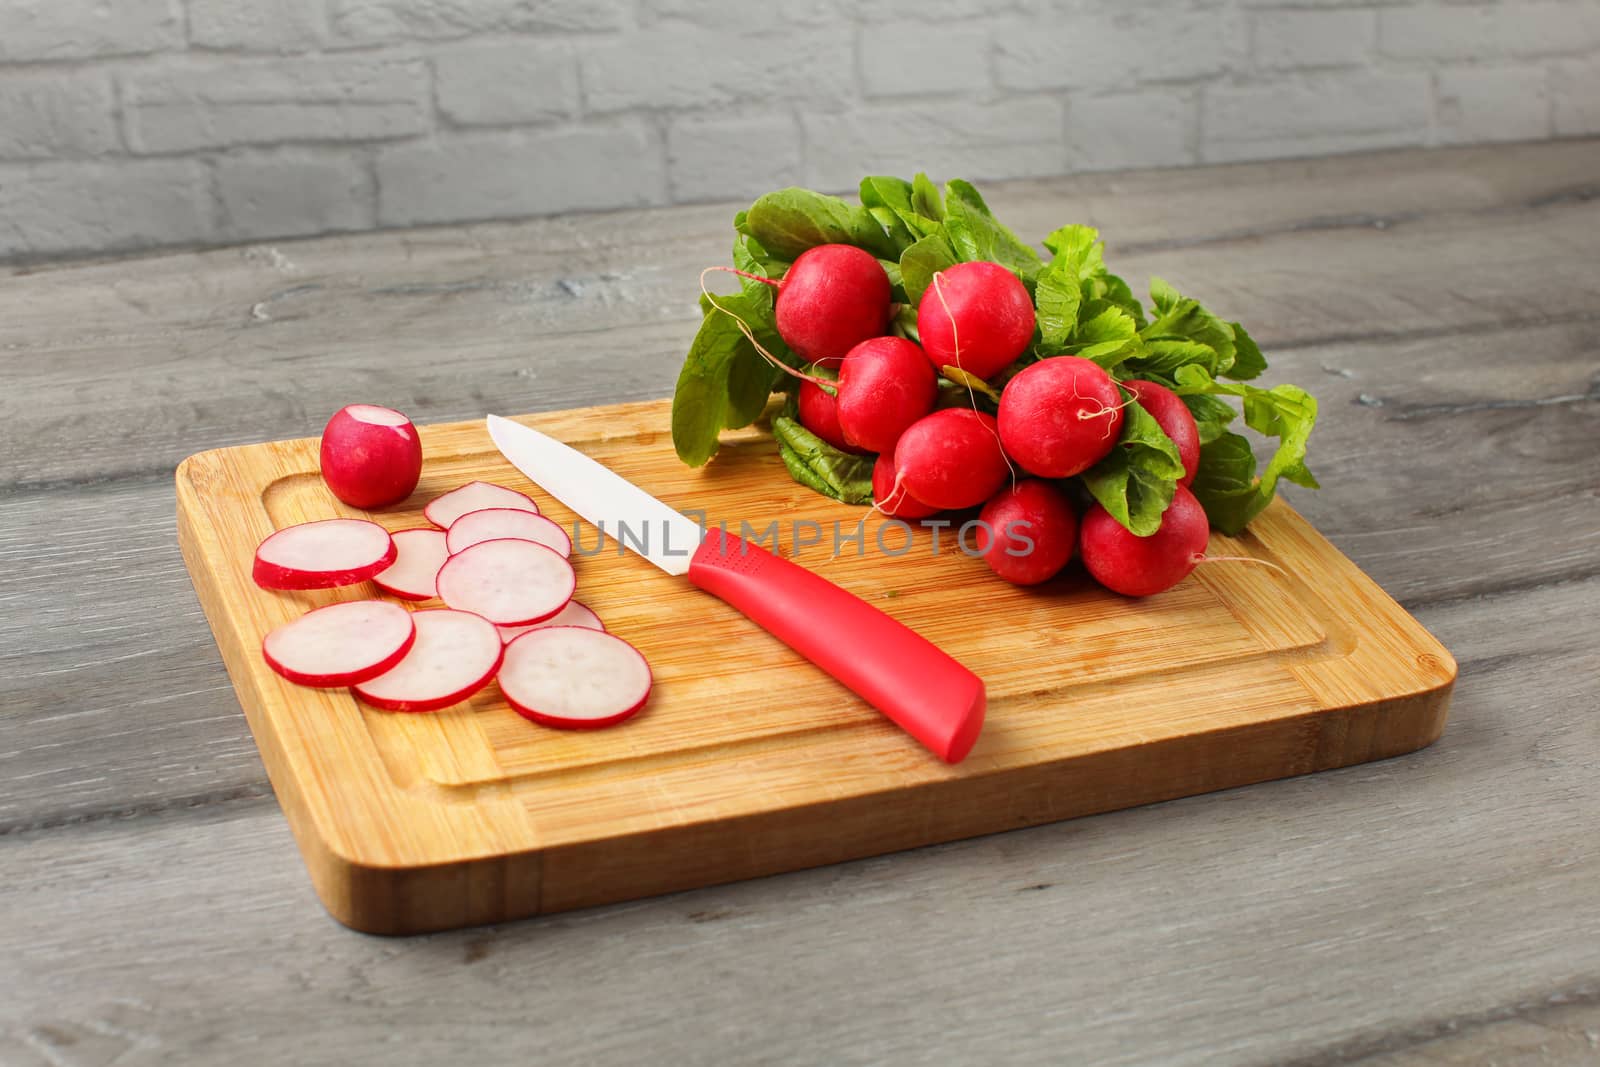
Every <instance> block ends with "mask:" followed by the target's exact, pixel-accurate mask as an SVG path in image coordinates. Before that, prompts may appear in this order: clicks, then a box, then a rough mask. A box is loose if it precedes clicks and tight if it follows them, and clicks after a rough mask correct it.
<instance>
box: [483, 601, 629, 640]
mask: <svg viewBox="0 0 1600 1067" xmlns="http://www.w3.org/2000/svg"><path fill="white" fill-rule="evenodd" d="M547 626H582V627H585V628H586V629H590V630H604V629H605V628H606V624H605V623H603V622H601V621H600V616H598V615H596V614H595V613H594V612H593V611H592V610H591V609H590V608H589V607H588V606H587V605H584V604H580V603H578V602H577V601H576V600H572V601H569V602H568V603H567V606H566V607H564V608H562V609H561V610H560V611H558V612H556V613H555V614H554V615H552V616H550V617H549V618H548V619H546V620H544V622H535V623H529V624H528V625H526V626H501V627H497V629H499V631H500V637H501V639H502V640H504V641H505V642H506V643H507V644H509V643H510V642H511V641H512V640H513V639H515V638H518V637H521V636H522V635H523V634H525V633H527V632H528V631H529V630H539V629H543V628H544V627H547Z"/></svg>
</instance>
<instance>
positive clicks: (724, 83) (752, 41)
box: [580, 29, 855, 112]
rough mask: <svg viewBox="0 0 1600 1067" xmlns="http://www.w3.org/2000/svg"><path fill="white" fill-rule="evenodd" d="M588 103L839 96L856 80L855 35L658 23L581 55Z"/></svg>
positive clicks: (611, 105) (618, 105)
mask: <svg viewBox="0 0 1600 1067" xmlns="http://www.w3.org/2000/svg"><path fill="white" fill-rule="evenodd" d="M580 70H581V72H582V75H581V76H582V79H583V92H584V103H585V105H586V106H587V107H588V109H589V110H591V111H595V112H608V111H625V110H631V109H634V108H709V107H719V106H727V105H732V104H749V103H754V102H758V101H771V100H795V99H805V100H808V101H813V102H824V103H827V102H836V101H841V100H843V99H846V98H847V97H848V96H849V95H850V94H851V91H852V89H853V87H854V85H855V70H854V57H853V55H852V48H851V43H850V38H849V36H848V35H844V34H840V33H838V32H828V33H806V32H800V33H791V34H784V35H782V36H777V37H771V36H746V35H735V34H729V35H725V36H722V37H718V38H711V37H709V36H708V35H707V34H706V33H704V32H699V31H685V30H677V29H672V30H654V31H649V32H646V33H640V34H630V35H628V36H626V37H621V38H609V39H607V40H606V41H604V42H603V43H601V44H599V45H596V46H595V47H594V48H593V49H592V50H590V51H588V52H587V53H586V54H585V55H584V56H583V57H582V59H581V61H580Z"/></svg>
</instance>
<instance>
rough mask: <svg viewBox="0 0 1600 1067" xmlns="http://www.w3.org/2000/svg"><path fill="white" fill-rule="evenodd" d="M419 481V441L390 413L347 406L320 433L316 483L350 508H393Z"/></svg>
mask: <svg viewBox="0 0 1600 1067" xmlns="http://www.w3.org/2000/svg"><path fill="white" fill-rule="evenodd" d="M421 477H422V440H421V439H420V438H419V437H418V436H417V428H416V427H415V426H413V425H411V420H410V419H408V418H406V417H405V416H404V415H402V414H400V412H398V411H395V410H394V409H393V408H381V407H378V406H377V405H376V404H351V405H350V406H349V407H344V408H340V409H339V410H338V411H336V412H334V414H333V418H331V419H329V420H328V425H327V427H326V428H324V429H323V431H322V480H323V481H325V482H327V483H328V488H329V489H331V490H333V495H334V496H336V497H338V498H339V499H340V500H342V501H344V502H345V503H346V504H349V505H350V506H351V507H353V508H381V507H386V506H388V505H389V504H398V503H399V502H400V501H402V500H404V499H405V498H406V497H408V496H410V495H411V493H412V491H413V490H414V489H416V487H417V479H419V478H421Z"/></svg>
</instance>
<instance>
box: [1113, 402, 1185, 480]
mask: <svg viewBox="0 0 1600 1067" xmlns="http://www.w3.org/2000/svg"><path fill="white" fill-rule="evenodd" d="M1122 387H1123V388H1124V389H1126V390H1127V391H1128V392H1130V393H1132V394H1133V398H1134V399H1135V400H1137V401H1138V402H1139V406H1140V407H1142V408H1144V409H1145V410H1146V411H1148V412H1149V413H1150V417H1151V418H1152V419H1155V420H1156V425H1158V426H1160V427H1161V432H1162V433H1165V434H1166V435H1167V436H1168V437H1170V438H1172V443H1173V444H1175V445H1177V446H1178V459H1179V460H1181V461H1182V462H1183V477H1182V478H1180V479H1178V484H1179V485H1188V484H1189V483H1190V482H1192V481H1194V476H1195V475H1196V474H1197V473H1199V470H1200V427H1199V426H1198V425H1196V423H1195V421H1194V414H1193V413H1192V412H1190V410H1189V405H1187V404H1185V403H1184V402H1183V399H1182V398H1181V397H1179V396H1178V394H1177V393H1174V392H1173V391H1172V390H1171V389H1168V388H1167V387H1166V386H1164V385H1162V384H1161V383H1159V382H1147V381H1144V380H1143V379H1141V378H1132V379H1130V380H1128V381H1125V382H1123V383H1122Z"/></svg>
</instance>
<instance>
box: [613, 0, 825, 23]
mask: <svg viewBox="0 0 1600 1067" xmlns="http://www.w3.org/2000/svg"><path fill="white" fill-rule="evenodd" d="M841 21H842V20H841V19H840V16H839V5H838V3H837V2H836V0H784V2H783V3H752V2H751V0H643V2H642V3H641V4H640V6H639V22H640V24H641V25H644V26H657V25H663V24H671V23H684V24H688V25H692V26H702V27H704V28H706V29H708V30H730V29H732V30H777V29H782V28H783V27H785V26H820V25H829V24H833V25H838V24H839V23H840V22H841Z"/></svg>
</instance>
